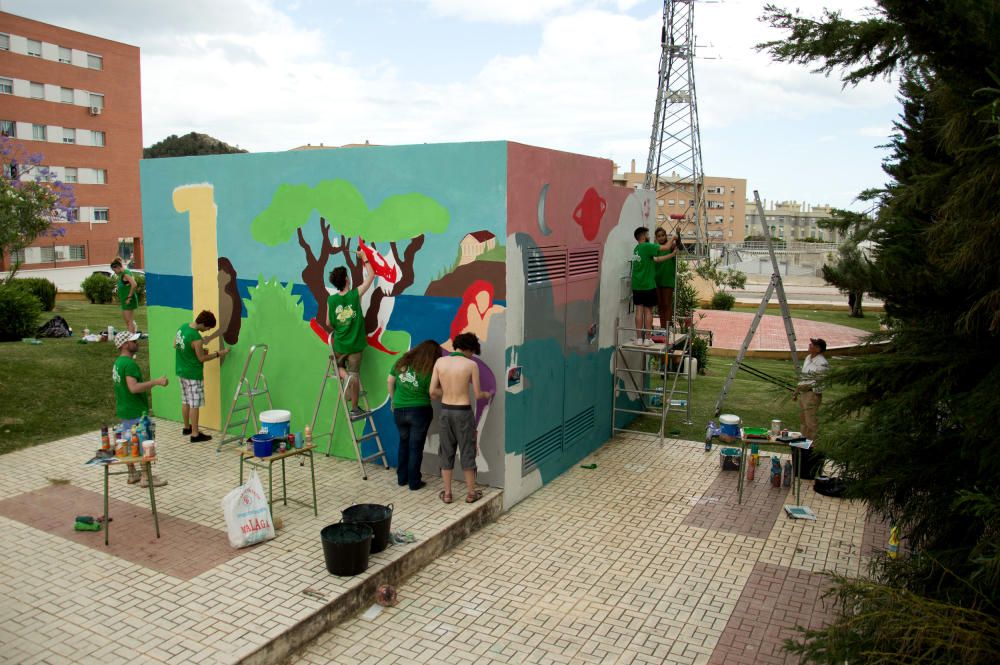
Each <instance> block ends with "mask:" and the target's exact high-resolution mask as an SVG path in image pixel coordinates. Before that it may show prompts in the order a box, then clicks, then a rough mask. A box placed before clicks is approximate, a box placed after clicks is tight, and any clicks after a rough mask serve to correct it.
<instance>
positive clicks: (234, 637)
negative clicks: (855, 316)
mask: <svg viewBox="0 0 1000 665" xmlns="http://www.w3.org/2000/svg"><path fill="white" fill-rule="evenodd" d="M174 428H175V426H174V425H173V424H171V423H163V424H161V428H160V429H161V436H160V456H161V460H160V461H159V462H158V464H157V473H159V474H161V475H163V476H164V477H166V478H168V479H169V481H170V484H169V485H168V486H167V487H164V488H161V489H160V490H158V491H157V504H158V508H159V513H160V526H161V531H162V538H160V539H159V540H157V539H156V538H155V537H154V535H153V525H152V521H151V515H150V513H149V510H148V495H147V494H146V493H145V491H144V490H142V489H140V488H139V487H138V486H127V485H126V484H125V480H124V477H118V478H113V479H112V482H113V487H112V492H111V495H112V508H111V514H112V516H113V517H114V522H113V523H112V525H111V527H112V529H111V545H110V547H105V546H104V536H103V533H101V532H95V533H77V532H74V531H73V530H72V523H73V517H74V516H75V515H77V514H92V515H98V514H100V512H101V472H100V469H95V468H92V467H85V466H83V465H82V463H83V462H84V461H85V460H86V459H88V457H89V455H90V453H92V452H93V449H94V448H95V447H96V443H97V436H96V434H88V435H84V436H79V437H73V438H70V439H65V440H62V441H56V442H52V443H49V444H45V445H42V446H38V447H35V448H31V449H28V450H23V451H19V452H16V453H11V454H8V455H5V456H4V462H5V463H4V465H3V469H2V471H0V477H2V479H3V483H2V489H0V524H2V526H3V531H2V535H0V546H2V548H3V551H4V552H5V553H6V565H5V567H4V571H3V573H2V574H0V594H2V597H3V600H2V601H0V653H3V657H2V660H3V661H4V662H12V663H117V662H133V663H136V662H149V663H235V662H248V663H255V662H279V661H280V660H281V659H282V658H285V657H287V656H289V654H291V658H292V659H293V660H292V662H297V663H411V662H426V663H439V662H448V663H466V662H467V663H473V662H476V663H482V662H497V663H632V662H634V663H664V662H666V663H709V662H711V663H781V662H791V659H786V658H785V656H784V654H783V653H782V652H781V651H780V643H781V640H782V639H784V638H785V637H787V636H789V635H791V634H792V626H793V625H795V624H796V623H798V624H801V625H810V626H816V625H819V624H820V623H821V622H822V621H823V619H824V617H825V616H827V612H828V608H826V607H825V606H824V605H823V603H822V602H821V601H820V600H819V594H820V591H821V588H822V586H823V583H824V578H823V577H822V576H821V575H820V573H821V572H822V571H824V570H835V571H837V572H841V573H853V574H856V573H859V572H860V571H862V570H863V568H864V565H865V555H866V553H867V552H870V550H871V548H872V547H878V546H881V545H882V544H884V542H885V538H884V533H882V532H880V531H879V530H878V529H876V526H875V525H873V524H866V521H865V512H864V510H863V509H862V507H861V506H859V505H854V504H850V503H846V502H843V501H839V500H836V499H828V498H825V497H821V496H819V495H817V494H815V493H814V492H812V491H811V488H810V486H809V484H808V483H806V484H805V486H804V488H803V502H804V503H806V504H807V505H809V506H811V507H812V508H813V509H814V510H815V511H816V513H817V514H818V516H819V519H818V520H817V521H816V522H793V521H791V520H788V519H786V518H785V517H783V516H781V515H779V513H780V511H781V506H782V504H784V503H787V502H789V501H790V500H791V499H790V497H789V495H788V490H787V489H785V488H782V489H772V488H771V487H770V486H768V485H767V484H766V478H765V476H766V474H765V473H761V474H759V476H758V482H755V483H753V484H752V485H751V486H750V487H748V490H747V495H746V501H745V503H744V505H743V506H736V498H735V487H736V475H735V472H721V471H720V470H719V463H718V454H717V451H713V453H711V454H706V453H705V452H704V451H703V449H702V445H701V444H700V443H694V442H685V441H669V440H668V441H665V442H664V443H663V444H660V443H659V442H658V441H657V440H656V439H655V438H653V437H650V436H644V435H635V436H628V437H620V438H618V439H615V440H614V441H612V442H609V443H608V444H607V445H605V446H604V448H602V449H601V450H600V451H598V452H597V453H596V454H594V455H592V456H591V457H590V458H589V459H588V460H586V462H596V463H597V464H598V467H597V468H596V469H594V470H587V469H581V468H574V469H572V470H571V471H569V472H567V473H566V474H564V475H563V476H561V477H560V478H558V479H556V480H555V481H553V482H552V483H550V484H548V485H546V486H545V487H544V488H543V489H541V490H539V491H538V492H536V493H535V494H534V495H532V496H531V497H529V498H528V499H526V500H525V501H523V502H522V503H521V504H519V505H517V506H515V507H514V508H513V509H512V510H510V511H508V512H507V513H504V514H502V515H500V516H499V518H498V519H495V518H496V517H497V515H498V514H499V510H500V493H499V492H497V491H493V492H491V493H490V494H489V495H488V496H487V498H486V499H484V501H483V502H480V503H479V504H475V505H473V506H467V505H465V504H464V503H456V504H452V505H451V506H444V505H443V504H441V503H440V502H439V501H438V499H437V496H436V495H437V490H438V488H439V485H440V481H438V480H435V481H432V482H431V483H430V484H429V485H428V487H427V489H426V490H423V491H420V492H415V493H411V492H409V491H408V490H406V489H405V488H399V487H397V486H396V484H395V474H393V473H389V472H386V471H382V470H379V469H371V470H370V471H369V477H370V480H369V481H367V482H364V481H362V480H361V479H360V476H359V474H358V470H357V464H356V463H354V462H348V461H344V460H338V459H333V458H330V459H328V458H325V457H321V458H319V459H317V482H318V488H319V494H320V516H319V517H313V514H312V509H311V508H306V507H301V506H296V505H293V504H290V505H289V506H287V507H286V506H280V505H279V506H278V507H277V508H276V509H275V515H276V516H278V517H281V518H282V519H283V520H284V528H283V529H281V530H280V531H279V534H278V538H277V539H275V540H273V541H271V542H268V543H265V544H262V545H259V546H256V547H253V548H249V549H245V550H233V549H231V548H230V547H229V545H228V542H227V540H226V535H225V531H224V523H223V519H222V511H221V508H220V506H219V501H220V499H221V497H222V496H223V495H224V494H225V493H226V491H228V490H229V489H230V488H232V487H233V486H235V485H236V483H237V476H238V467H237V463H236V458H235V453H233V452H232V451H224V452H223V453H216V452H215V449H214V447H205V446H204V445H192V444H189V443H187V442H186V441H182V440H181V437H180V436H179V434H176V433H175V434H171V433H169V432H164V430H173V429H174ZM288 470H289V494H290V495H291V496H296V497H299V498H303V499H307V498H308V492H309V488H308V480H307V479H308V466H307V467H305V468H301V467H299V466H298V464H295V463H294V462H292V463H291V464H290V465H289V467H288ZM53 481H56V482H53ZM63 481H69V482H68V483H64V482H63ZM352 502H378V503H388V502H392V503H394V505H395V511H396V512H395V517H394V521H393V527H394V528H401V529H408V530H412V531H414V532H415V533H416V535H417V537H418V538H419V539H420V542H418V543H416V544H413V545H406V546H394V547H390V548H389V549H388V550H387V551H386V552H383V553H381V554H378V555H374V556H373V557H372V565H371V567H370V568H369V570H368V571H367V572H366V573H365V575H363V576H359V577H357V578H338V577H334V576H331V575H329V574H328V573H327V572H326V570H325V568H324V563H323V555H322V548H321V545H320V542H319V537H318V534H319V530H320V528H322V526H324V525H326V524H329V523H331V522H335V521H338V520H339V517H340V514H339V511H340V509H342V508H343V507H346V506H347V505H349V504H351V503H352ZM494 519H495V521H492V520H494ZM481 523H486V526H484V527H483V528H482V529H481V530H479V531H475V532H473V530H474V529H475V528H476V527H477V526H479V525H480V524H481ZM470 532H471V533H470ZM456 543H457V545H456ZM453 546H454V547H453ZM449 548H451V549H449ZM407 576H408V577H407ZM403 578H406V579H405V581H400V580H403ZM382 581H388V582H391V583H397V584H398V585H399V597H400V602H399V604H398V605H397V606H396V607H393V608H387V609H384V610H383V611H382V612H381V613H380V614H379V615H378V616H377V617H376V618H374V619H373V620H367V619H364V618H362V617H361V616H359V615H358V614H357V613H358V612H359V611H361V610H364V609H366V608H368V607H369V606H370V605H371V604H372V591H373V589H374V585H375V584H377V583H379V582H382ZM307 589H309V590H313V591H316V592H318V593H319V594H320V597H316V596H313V595H311V594H303V593H302V592H303V591H305V590H307ZM331 627H332V629H331ZM317 636H319V637H318V639H314V638H316V637H317Z"/></svg>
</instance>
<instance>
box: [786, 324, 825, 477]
mask: <svg viewBox="0 0 1000 665" xmlns="http://www.w3.org/2000/svg"><path fill="white" fill-rule="evenodd" d="M824 353H826V340H824V339H820V338H813V339H810V340H809V355H808V356H806V359H805V361H803V363H802V374H801V376H800V378H799V383H798V385H797V386H795V390H794V391H793V392H792V399H793V400H798V402H799V427H800V428H801V430H802V436H804V437H806V438H807V439H810V440H812V441H813V442H814V443H815V441H816V438H817V437H818V436H819V419H818V417H817V412H818V411H819V405H820V402H822V401H823V385H822V375H823V373H824V372H826V371H827V370H828V369H830V363H829V362H827V360H826V357H825V356H824V355H823V354H824ZM805 452H807V451H803V453H805ZM809 452H811V451H809ZM811 460H812V455H802V461H801V464H802V467H803V469H802V470H800V471H799V473H800V474H802V475H801V476H800V477H803V478H805V477H808V476H809V472H810V468H808V467H812V466H814V463H812V462H811Z"/></svg>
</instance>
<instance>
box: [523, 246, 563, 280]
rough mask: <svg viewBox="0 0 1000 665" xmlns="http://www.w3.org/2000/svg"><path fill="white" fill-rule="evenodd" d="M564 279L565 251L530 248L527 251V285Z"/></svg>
mask: <svg viewBox="0 0 1000 665" xmlns="http://www.w3.org/2000/svg"><path fill="white" fill-rule="evenodd" d="M560 279H566V252H565V251H563V250H556V251H551V250H550V251H549V252H545V250H543V249H541V248H538V249H534V248H533V249H531V250H530V251H529V253H528V276H527V282H528V286H533V285H535V284H544V283H546V282H556V281H558V280H560Z"/></svg>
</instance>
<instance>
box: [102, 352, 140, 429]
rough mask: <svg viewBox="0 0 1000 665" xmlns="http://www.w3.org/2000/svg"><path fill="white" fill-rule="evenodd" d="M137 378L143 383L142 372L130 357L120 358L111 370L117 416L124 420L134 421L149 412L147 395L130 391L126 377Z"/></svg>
mask: <svg viewBox="0 0 1000 665" xmlns="http://www.w3.org/2000/svg"><path fill="white" fill-rule="evenodd" d="M126 376H131V377H135V380H136V381H138V382H140V383H142V370H141V369H139V365H137V364H136V362H135V360H134V359H132V358H129V357H128V356H118V359H117V360H115V366H114V368H113V369H112V370H111V379H112V380H113V381H114V382H115V414H116V415H117V416H118V417H119V418H121V419H122V420H132V419H133V418H138V417H140V416H142V414H143V412H144V411H149V400H148V398H147V396H146V393H144V392H142V393H137V394H136V393H133V392H131V391H130V390H129V389H128V382H127V381H126V379H125V377H126Z"/></svg>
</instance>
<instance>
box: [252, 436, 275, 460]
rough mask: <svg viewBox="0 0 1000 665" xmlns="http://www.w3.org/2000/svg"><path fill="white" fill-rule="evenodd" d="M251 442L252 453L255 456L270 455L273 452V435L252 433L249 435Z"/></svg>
mask: <svg viewBox="0 0 1000 665" xmlns="http://www.w3.org/2000/svg"><path fill="white" fill-rule="evenodd" d="M250 441H252V442H253V454H254V456H255V457H270V456H271V453H272V452H274V445H273V444H274V437H272V436H271V435H270V434H254V435H253V436H251V437H250Z"/></svg>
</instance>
